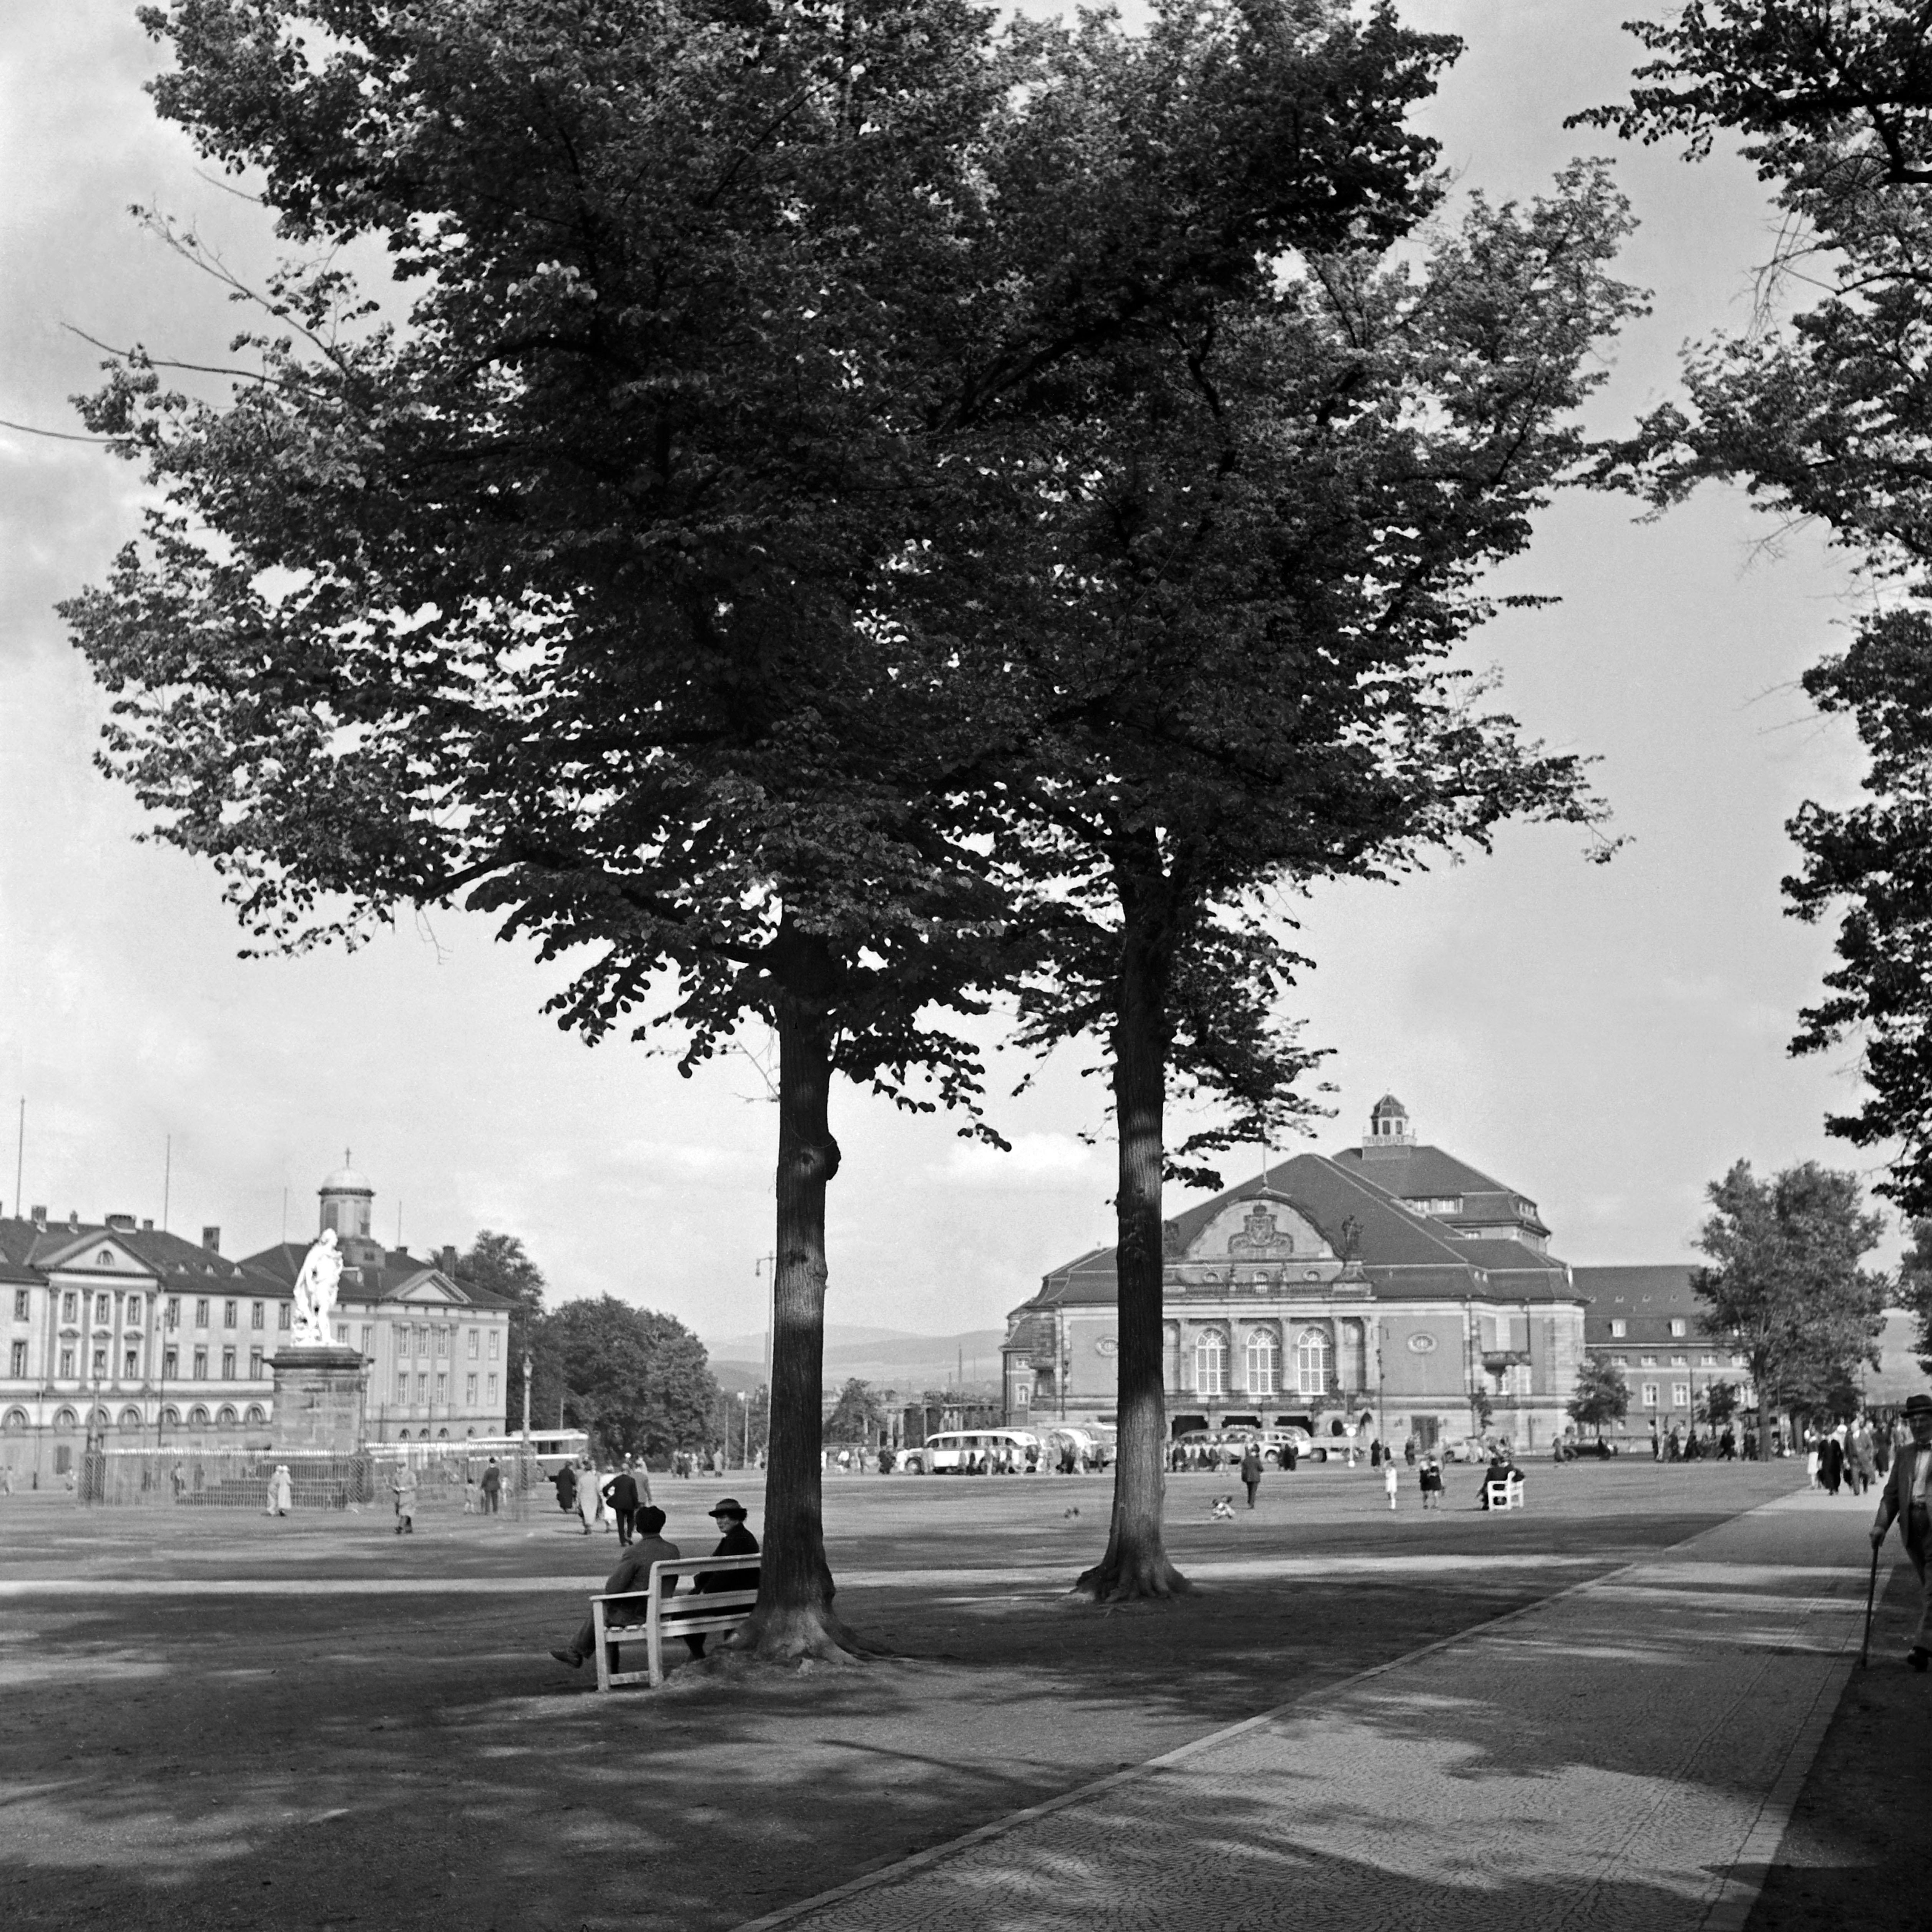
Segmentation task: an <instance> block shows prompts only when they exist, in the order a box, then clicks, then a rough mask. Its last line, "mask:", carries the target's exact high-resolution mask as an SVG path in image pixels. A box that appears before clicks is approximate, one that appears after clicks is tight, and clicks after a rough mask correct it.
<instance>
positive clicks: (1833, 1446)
mask: <svg viewBox="0 0 1932 1932" xmlns="http://www.w3.org/2000/svg"><path fill="white" fill-rule="evenodd" d="M1818 1478H1819V1480H1820V1481H1821V1482H1822V1483H1823V1484H1824V1485H1825V1493H1826V1495H1827V1496H1836V1495H1837V1494H1838V1491H1839V1490H1840V1489H1841V1487H1843V1483H1844V1480H1845V1445H1844V1444H1843V1442H1841V1441H1840V1440H1839V1439H1838V1436H1836V1435H1831V1436H1826V1438H1825V1439H1824V1441H1823V1442H1821V1443H1820V1444H1819V1445H1818Z"/></svg>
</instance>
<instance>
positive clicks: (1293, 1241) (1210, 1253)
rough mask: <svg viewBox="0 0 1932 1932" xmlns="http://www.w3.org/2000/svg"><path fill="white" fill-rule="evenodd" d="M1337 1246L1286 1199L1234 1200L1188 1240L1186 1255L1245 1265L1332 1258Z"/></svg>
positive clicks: (1192, 1259) (1203, 1260)
mask: <svg viewBox="0 0 1932 1932" xmlns="http://www.w3.org/2000/svg"><path fill="white" fill-rule="evenodd" d="M1334 1258H1335V1254H1334V1250H1333V1249H1332V1248H1331V1247H1330V1246H1329V1245H1328V1242H1327V1241H1325V1240H1324V1239H1323V1238H1322V1232H1321V1231H1320V1229H1318V1228H1317V1227H1316V1226H1315V1224H1314V1223H1313V1222H1312V1221H1310V1220H1309V1219H1308V1217H1307V1216H1306V1215H1305V1214H1302V1213H1301V1212H1300V1211H1298V1209H1296V1208H1292V1207H1291V1206H1290V1205H1289V1204H1288V1202H1286V1201H1283V1200H1281V1199H1275V1198H1268V1199H1255V1198H1253V1196H1250V1198H1249V1199H1246V1200H1242V1201H1235V1202H1229V1205H1227V1206H1226V1208H1223V1210H1222V1211H1221V1212H1220V1214H1217V1215H1216V1216H1215V1217H1214V1219H1213V1220H1211V1221H1210V1222H1209V1223H1208V1225H1207V1226H1205V1228H1203V1229H1202V1230H1201V1232H1200V1233H1199V1234H1198V1235H1196V1236H1195V1238H1194V1239H1193V1241H1190V1243H1189V1244H1188V1245H1187V1253H1186V1256H1185V1257H1184V1259H1186V1260H1187V1261H1190V1262H1196V1263H1202V1264H1215V1263H1218V1264H1220V1265H1223V1266H1230V1265H1232V1266H1234V1267H1237V1268H1238V1267H1240V1266H1241V1265H1243V1264H1252V1263H1254V1262H1292V1261H1332V1260H1334Z"/></svg>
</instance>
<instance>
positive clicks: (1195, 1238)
mask: <svg viewBox="0 0 1932 1932" xmlns="http://www.w3.org/2000/svg"><path fill="white" fill-rule="evenodd" d="M1549 1243H1550V1230H1549V1229H1547V1227H1546V1226H1544V1224H1543V1222H1542V1220H1541V1218H1540V1217H1538V1213H1537V1208H1536V1204H1535V1202H1534V1201H1532V1200H1530V1199H1528V1198H1527V1197H1526V1196H1524V1195H1523V1194H1522V1193H1520V1192H1518V1191H1517V1190H1515V1189H1514V1188H1511V1187H1505V1185H1503V1184H1502V1183H1501V1182H1499V1181H1495V1180H1493V1179H1492V1178H1490V1176H1489V1175H1485V1174H1483V1173H1481V1172H1479V1171H1478V1170H1477V1169H1475V1168H1472V1167H1471V1166H1468V1165H1467V1164H1466V1163H1464V1162H1463V1161H1461V1160H1457V1158H1456V1157H1454V1156H1453V1155H1451V1154H1446V1153H1445V1152H1444V1151H1442V1149H1441V1148H1433V1147H1424V1146H1421V1145H1418V1143H1417V1141H1416V1139H1415V1135H1414V1133H1412V1130H1411V1127H1410V1123H1409V1116H1408V1115H1407V1113H1406V1111H1405V1110H1404V1109H1403V1106H1402V1104H1401V1103H1400V1101H1398V1100H1396V1099H1395V1098H1394V1097H1393V1096H1392V1095H1389V1096H1385V1097H1384V1098H1383V1099H1382V1100H1379V1101H1378V1102H1377V1103H1376V1107H1375V1109H1374V1111H1373V1114H1372V1115H1370V1121H1369V1130H1368V1132H1367V1134H1366V1135H1365V1136H1364V1139H1363V1142H1362V1145H1361V1147H1359V1148H1349V1149H1348V1150H1346V1151H1344V1152H1343V1153H1342V1154H1338V1155H1336V1156H1334V1157H1330V1156H1327V1155H1323V1154H1300V1155H1297V1156H1295V1157H1293V1158H1292V1159H1290V1160H1285V1161H1283V1162H1281V1163H1279V1164H1278V1165H1277V1166H1273V1167H1271V1168H1269V1169H1268V1171H1267V1172H1265V1174H1263V1175H1259V1176H1257V1177H1256V1178H1254V1179H1253V1180H1252V1181H1247V1182H1245V1183H1244V1184H1242V1185H1241V1186H1240V1187H1235V1188H1231V1189H1230V1190H1228V1191H1227V1192H1226V1193H1223V1194H1220V1195H1218V1196H1216V1197H1215V1198H1214V1199H1213V1200H1211V1201H1208V1202H1203V1203H1202V1204H1201V1205H1199V1206H1198V1207H1195V1208H1190V1209H1189V1210H1187V1212H1186V1213H1184V1214H1181V1215H1178V1216H1177V1217H1175V1219H1174V1220H1172V1221H1169V1223H1167V1224H1166V1229H1165V1241H1164V1245H1165V1250H1166V1259H1165V1271H1166V1279H1165V1292H1164V1308H1163V1341H1164V1346H1165V1351H1166V1391H1167V1409H1168V1415H1169V1423H1170V1426H1171V1427H1172V1430H1173V1432H1174V1433H1175V1434H1176V1435H1179V1434H1181V1433H1184V1432H1185V1431H1187V1430H1193V1429H1220V1428H1224V1427H1229V1426H1230V1425H1238V1424H1248V1425H1251V1426H1255V1427H1278V1426H1283V1425H1299V1426H1301V1427H1304V1428H1307V1429H1310V1430H1313V1431H1315V1432H1316V1433H1321V1434H1328V1433H1332V1432H1333V1431H1334V1430H1336V1429H1338V1428H1340V1427H1346V1424H1348V1423H1349V1422H1361V1421H1366V1422H1367V1424H1368V1426H1369V1427H1370V1429H1371V1430H1373V1431H1374V1432H1375V1433H1379V1435H1381V1436H1382V1438H1383V1439H1384V1440H1385V1441H1388V1442H1401V1441H1403V1440H1404V1439H1406V1438H1412V1439H1415V1442H1417V1444H1418V1447H1426V1446H1428V1445H1433V1444H1434V1443H1436V1442H1439V1441H1441V1440H1443V1439H1446V1438H1451V1437H1454V1436H1461V1435H1464V1434H1466V1433H1469V1432H1470V1431H1471V1430H1473V1429H1474V1428H1475V1427H1476V1426H1477V1417H1478V1412H1479V1411H1478V1397H1482V1398H1484V1399H1487V1402H1488V1403H1489V1405H1490V1412H1491V1417H1492V1420H1491V1422H1490V1428H1491V1429H1492V1430H1494V1431H1496V1433H1500V1434H1502V1435H1506V1436H1509V1437H1510V1438H1511V1440H1512V1441H1513V1442H1514V1444H1515V1445H1516V1446H1517V1449H1518V1450H1519V1451H1520V1452H1529V1451H1534V1450H1536V1449H1538V1448H1547V1447H1548V1446H1549V1445H1550V1444H1551V1443H1552V1442H1553V1441H1554V1440H1555V1439H1556V1437H1557V1436H1559V1435H1561V1434H1562V1433H1563V1431H1564V1430H1565V1428H1566V1427H1568V1426H1569V1425H1568V1418H1567V1417H1566V1415H1565V1413H1564V1411H1565V1405H1566V1404H1567V1403H1568V1402H1569V1400H1570V1398H1571V1395H1572V1394H1574V1391H1575V1388H1576V1380H1577V1370H1578V1368H1579V1367H1580V1364H1582V1362H1583V1357H1584V1347H1585V1331H1584V1314H1585V1297H1584V1295H1583V1293H1582V1292H1580V1290H1579V1289H1578V1288H1577V1286H1576V1283H1575V1282H1574V1279H1573V1277H1572V1275H1571V1270H1570V1268H1568V1265H1566V1264H1565V1263H1564V1262H1562V1261H1559V1260H1558V1259H1556V1257H1554V1256H1552V1255H1551V1254H1550V1252H1549ZM1117 1353H1118V1319H1117V1316H1116V1311H1115V1272H1114V1250H1112V1249H1111V1248H1099V1249H1095V1250H1092V1251H1091V1253H1087V1254H1085V1255H1082V1256H1079V1257H1077V1258H1076V1259H1074V1260H1073V1261H1070V1262H1067V1263H1066V1264H1064V1265H1063V1266H1061V1267H1060V1268H1056V1269H1055V1270H1053V1271H1052V1272H1051V1273H1050V1274H1048V1275H1047V1276H1046V1278H1045V1280H1043V1282H1042V1283H1041V1286H1040V1292H1039V1293H1038V1294H1037V1295H1034V1297H1033V1298H1031V1300H1030V1301H1026V1302H1025V1303H1023V1304H1022V1305H1021V1306H1020V1307H1019V1308H1016V1310H1013V1313H1012V1315H1011V1316H1010V1317H1009V1322H1008V1330H1007V1339H1006V1342H1005V1343H1004V1349H1003V1354H1004V1370H1005V1387H1004V1397H1005V1409H1006V1414H1007V1419H1008V1421H1009V1422H1010V1424H1013V1425H1014V1426H1016V1427H1018V1426H1023V1425H1025V1424H1032V1425H1034V1426H1036V1427H1038V1426H1042V1425H1046V1424H1051V1423H1052V1422H1055V1421H1069V1422H1079V1421H1100V1422H1107V1421H1112V1419H1113V1418H1114V1414H1115V1379H1114V1361H1115V1355H1117Z"/></svg>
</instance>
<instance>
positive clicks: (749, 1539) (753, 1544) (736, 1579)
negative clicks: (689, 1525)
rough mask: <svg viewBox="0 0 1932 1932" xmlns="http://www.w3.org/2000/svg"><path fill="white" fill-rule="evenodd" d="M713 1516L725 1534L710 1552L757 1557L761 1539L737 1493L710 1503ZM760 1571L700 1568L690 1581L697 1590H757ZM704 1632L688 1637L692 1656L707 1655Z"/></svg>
mask: <svg viewBox="0 0 1932 1932" xmlns="http://www.w3.org/2000/svg"><path fill="white" fill-rule="evenodd" d="M711 1518H712V1521H713V1522H714V1523H716V1524H717V1526H718V1528H719V1529H721V1530H722V1531H723V1532H724V1535H722V1536H721V1537H720V1538H718V1547H717V1548H716V1549H715V1550H713V1551H712V1556H757V1553H758V1539H757V1538H756V1537H755V1536H754V1535H752V1534H751V1532H750V1531H749V1530H748V1529H746V1528H745V1505H743V1504H742V1503H741V1502H739V1500H738V1499H737V1498H736V1496H727V1497H725V1498H724V1500H723V1501H722V1502H716V1503H714V1504H712V1506H711ZM758 1574H759V1573H758V1572H757V1571H755V1570H711V1571H700V1572H699V1573H698V1574H697V1576H695V1577H693V1578H692V1579H691V1588H692V1589H694V1590H755V1589H757V1587H758ZM704 1637H705V1633H704V1632H703V1631H699V1632H698V1633H697V1635H696V1636H695V1637H686V1638H685V1643H686V1644H687V1645H688V1646H690V1649H691V1655H692V1656H693V1657H702V1656H703V1655H704Z"/></svg>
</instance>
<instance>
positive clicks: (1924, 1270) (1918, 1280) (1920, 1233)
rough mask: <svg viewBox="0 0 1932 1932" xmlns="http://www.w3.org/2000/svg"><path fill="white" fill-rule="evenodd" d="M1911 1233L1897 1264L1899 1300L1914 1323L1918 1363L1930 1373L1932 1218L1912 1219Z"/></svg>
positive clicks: (1931, 1367)
mask: <svg viewBox="0 0 1932 1932" xmlns="http://www.w3.org/2000/svg"><path fill="white" fill-rule="evenodd" d="M1911 1236H1912V1238H1911V1239H1910V1240H1909V1241H1908V1242H1907V1243H1906V1248H1905V1253H1904V1255H1903V1258H1902V1259H1900V1262H1899V1265H1898V1301H1899V1305H1900V1307H1903V1308H1904V1309H1906V1310H1908V1311H1909V1313H1910V1314H1911V1316H1912V1319H1913V1321H1914V1322H1915V1324H1916V1328H1915V1332H1914V1334H1913V1336H1912V1346H1913V1347H1914V1348H1915V1349H1916V1350H1917V1351H1918V1366H1919V1367H1921V1369H1923V1370H1924V1371H1925V1373H1927V1375H1928V1376H1932V1221H1926V1220H1919V1221H1915V1222H1913V1223H1912V1229H1911Z"/></svg>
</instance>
